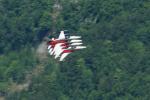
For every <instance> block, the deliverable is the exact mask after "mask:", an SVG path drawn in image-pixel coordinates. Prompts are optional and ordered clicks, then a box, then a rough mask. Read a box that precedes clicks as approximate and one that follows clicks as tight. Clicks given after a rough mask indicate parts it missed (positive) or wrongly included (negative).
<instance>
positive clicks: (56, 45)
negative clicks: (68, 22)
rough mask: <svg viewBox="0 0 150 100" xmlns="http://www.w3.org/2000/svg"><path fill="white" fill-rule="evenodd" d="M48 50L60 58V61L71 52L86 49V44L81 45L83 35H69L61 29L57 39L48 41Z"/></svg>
mask: <svg viewBox="0 0 150 100" xmlns="http://www.w3.org/2000/svg"><path fill="white" fill-rule="evenodd" d="M47 44H48V52H49V54H50V55H54V58H55V59H57V58H59V61H63V60H64V59H65V58H66V57H67V55H69V54H70V53H72V52H74V51H76V50H80V49H84V48H86V46H81V45H82V44H83V43H82V40H81V36H69V35H68V33H67V32H65V31H61V32H60V35H59V37H58V38H57V39H55V38H52V39H51V40H50V41H48V43H47Z"/></svg>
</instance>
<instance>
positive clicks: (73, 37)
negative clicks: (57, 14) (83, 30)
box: [69, 36, 81, 39]
mask: <svg viewBox="0 0 150 100" xmlns="http://www.w3.org/2000/svg"><path fill="white" fill-rule="evenodd" d="M79 38H81V36H70V37H69V39H79Z"/></svg>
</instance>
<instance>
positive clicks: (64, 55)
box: [59, 52, 71, 61]
mask: <svg viewBox="0 0 150 100" xmlns="http://www.w3.org/2000/svg"><path fill="white" fill-rule="evenodd" d="M70 53H71V52H68V53H63V54H62V55H61V57H60V59H59V61H63V60H64V59H65V58H66V57H67V56H68V55H69V54H70Z"/></svg>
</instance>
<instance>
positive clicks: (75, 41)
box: [70, 40, 82, 43]
mask: <svg viewBox="0 0 150 100" xmlns="http://www.w3.org/2000/svg"><path fill="white" fill-rule="evenodd" d="M70 42H71V43H73V42H82V40H71V41H70Z"/></svg>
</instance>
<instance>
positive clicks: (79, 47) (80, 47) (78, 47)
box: [75, 46, 86, 49]
mask: <svg viewBox="0 0 150 100" xmlns="http://www.w3.org/2000/svg"><path fill="white" fill-rule="evenodd" d="M84 48H86V46H76V47H75V49H84Z"/></svg>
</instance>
